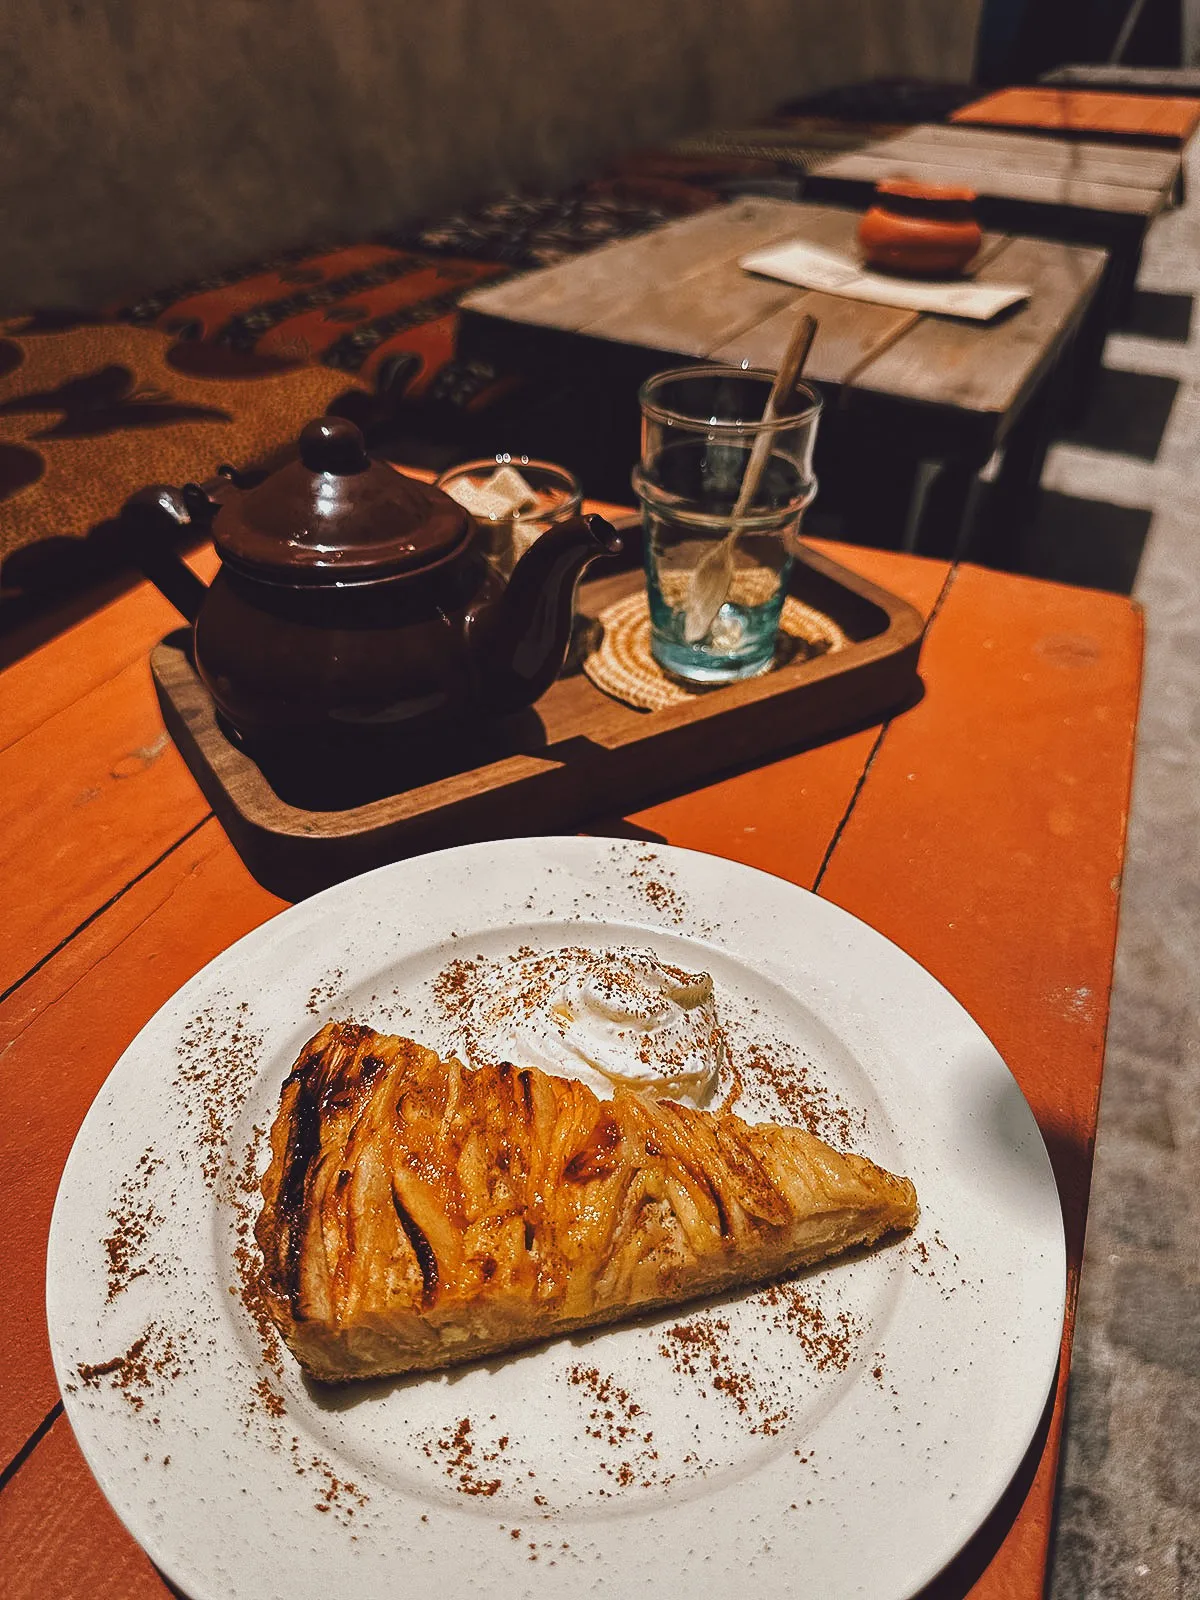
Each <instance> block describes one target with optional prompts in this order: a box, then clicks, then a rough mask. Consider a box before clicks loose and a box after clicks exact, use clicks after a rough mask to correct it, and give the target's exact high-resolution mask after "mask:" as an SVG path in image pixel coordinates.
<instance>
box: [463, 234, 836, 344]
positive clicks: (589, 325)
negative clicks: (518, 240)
mask: <svg viewBox="0 0 1200 1600" xmlns="http://www.w3.org/2000/svg"><path fill="white" fill-rule="evenodd" d="M771 216H772V218H773V219H774V224H773V231H772V235H771V237H770V238H769V239H764V240H763V244H764V245H765V244H773V243H777V242H783V241H784V240H786V239H789V238H793V237H795V236H796V235H797V234H803V236H804V237H805V238H806V239H807V240H808V241H809V242H810V243H812V244H817V245H825V246H827V247H829V248H831V249H848V248H850V247H851V246H852V244H853V242H854V239H855V236H856V234H857V230H858V223H859V221H860V218H859V216H858V214H857V213H856V212H853V211H844V210H842V211H839V210H834V209H832V208H820V209H815V208H812V207H808V206H802V205H786V204H783V203H780V202H774V203H773V204H772V210H771ZM671 227H674V224H672V225H671ZM665 231H670V229H669V228H668V229H667V230H665ZM743 233H744V230H743V229H742V228H741V227H740V226H736V227H735V226H734V223H733V221H732V220H731V231H730V234H729V236H728V237H727V238H725V239H721V238H720V237H719V236H713V237H712V238H711V239H710V240H709V241H708V245H707V248H706V250H705V251H704V253H697V254H696V255H694V256H691V257H689V259H688V263H687V266H686V268H677V269H676V271H674V272H673V273H671V274H670V275H668V276H664V274H663V272H662V271H661V270H660V267H659V263H657V262H650V263H647V264H645V265H644V266H642V267H640V268H639V263H638V259H637V253H636V251H635V250H634V249H633V246H634V245H636V244H637V240H631V241H629V243H628V244H627V245H626V246H624V247H623V253H622V255H621V257H620V259H618V258H617V257H616V256H615V255H614V257H613V260H612V262H611V265H612V267H613V269H614V270H615V272H616V275H617V276H618V278H619V279H620V280H621V282H622V285H623V288H622V293H621V296H620V298H619V299H617V300H616V301H614V302H612V303H610V304H608V305H606V306H605V307H604V308H603V309H602V310H600V311H599V312H598V313H596V314H592V313H589V312H587V311H586V309H585V307H584V305H583V303H581V307H580V310H579V311H578V312H577V314H576V315H575V316H573V317H572V319H571V321H570V323H569V324H568V323H566V322H558V319H556V323H557V325H558V326H563V327H566V326H569V327H571V328H572V329H573V330H574V331H575V332H578V333H582V334H586V335H587V336H588V337H590V338H599V339H612V340H615V341H618V342H619V343H621V344H629V345H640V346H644V347H648V348H650V349H656V350H670V351H672V352H674V353H676V354H679V355H690V356H708V355H713V354H714V353H715V351H716V350H717V349H718V348H720V347H721V346H723V345H724V344H726V343H727V342H728V341H729V340H730V339H734V338H736V337H737V335H738V334H740V333H741V332H743V331H744V330H745V329H747V328H749V327H751V326H752V325H754V324H755V323H757V322H760V321H762V320H763V319H764V318H767V317H769V316H771V315H772V313H774V312H776V311H780V310H783V309H784V308H788V307H791V308H793V309H792V312H791V314H792V316H793V317H794V315H795V313H796V311H797V310H798V309H799V307H798V301H799V300H800V299H801V298H802V297H803V295H804V291H803V290H798V289H797V288H796V286H795V285H794V284H790V283H781V282H780V281H779V279H777V278H764V277H758V276H755V275H753V274H751V273H748V272H746V271H744V270H743V269H742V268H741V267H739V266H738V258H739V257H740V256H742V255H745V254H746V252H747V250H748V249H751V248H754V247H753V246H748V245H747V244H746V243H745V242H744V238H743ZM580 259H587V258H580ZM480 299H481V300H482V296H481V297H480ZM475 303H476V304H478V302H475ZM784 314H785V316H786V315H787V314H788V313H787V312H786V311H785V312H784ZM815 314H816V313H814V315H815ZM810 359H811V358H810ZM775 364H776V363H772V365H775ZM813 371H814V372H815V371H816V369H815V368H814V369H813Z"/></svg>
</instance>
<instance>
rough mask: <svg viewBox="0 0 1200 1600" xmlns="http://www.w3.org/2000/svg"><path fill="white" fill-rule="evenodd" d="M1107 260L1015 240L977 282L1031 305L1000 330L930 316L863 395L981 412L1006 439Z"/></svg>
mask: <svg viewBox="0 0 1200 1600" xmlns="http://www.w3.org/2000/svg"><path fill="white" fill-rule="evenodd" d="M1107 260H1108V258H1107V256H1106V255H1105V253H1104V251H1103V250H1095V249H1087V248H1085V247H1083V246H1076V247H1070V246H1066V245H1064V246H1062V247H1061V248H1060V249H1059V250H1057V251H1055V252H1054V253H1053V254H1048V253H1047V252H1046V249H1045V246H1044V245H1043V244H1041V243H1040V241H1038V240H1033V239H1013V240H1011V241H1010V242H1009V243H1008V244H1007V245H1006V246H1005V248H1004V249H1003V250H1002V251H1000V252H999V253H998V254H996V255H994V256H993V257H992V259H991V260H990V261H988V262H987V263H986V264H985V265H984V266H982V267H981V268H980V270H979V271H978V273H976V280H977V281H978V282H980V283H1020V284H1025V285H1027V286H1028V287H1029V289H1030V291H1031V293H1030V299H1029V302H1028V304H1026V305H1024V306H1021V307H1019V308H1018V309H1017V310H1016V311H1014V312H1013V313H1011V314H1010V315H1009V316H1008V317H1006V318H1005V319H1004V320H1003V321H1002V322H1000V323H999V324H998V325H996V326H994V327H992V326H980V325H979V324H978V323H971V322H966V321H963V320H961V319H953V318H948V317H922V318H921V319H920V321H919V322H918V323H916V324H915V325H914V326H913V327H912V328H910V329H908V330H906V332H905V333H904V334H903V336H902V337H900V338H897V339H895V340H893V341H892V342H891V343H890V344H889V345H888V346H887V348H886V349H885V350H883V351H881V352H880V354H879V355H877V356H876V357H874V358H873V359H871V360H869V361H868V362H867V363H866V364H865V365H864V366H863V367H862V368H861V369H860V370H859V372H858V373H857V374H856V378H855V388H856V389H857V390H860V391H863V390H866V391H870V392H872V393H878V394H881V395H888V396H902V397H903V398H905V399H907V400H911V401H914V402H919V403H920V404H921V405H924V406H942V407H951V408H953V409H954V410H957V411H967V412H975V413H980V414H982V415H983V416H985V417H987V418H989V420H990V426H991V427H992V429H993V430H996V432H997V434H998V431H999V425H1000V423H1001V422H1002V421H1003V419H1005V418H1006V417H1008V416H1009V415H1010V413H1012V412H1014V411H1015V410H1017V409H1018V408H1019V407H1020V405H1021V403H1022V402H1023V401H1024V399H1025V398H1026V397H1027V396H1028V395H1029V393H1030V392H1031V391H1032V389H1033V388H1034V387H1035V386H1036V384H1037V383H1038V381H1039V379H1040V378H1041V376H1042V374H1043V373H1044V372H1045V371H1046V369H1047V368H1048V366H1049V365H1050V363H1051V362H1052V361H1053V360H1054V358H1055V356H1056V355H1057V353H1058V352H1059V351H1060V350H1061V349H1062V346H1063V343H1064V340H1065V338H1066V337H1067V336H1068V334H1069V333H1070V332H1071V331H1072V330H1073V329H1074V328H1076V327H1077V326H1078V325H1079V323H1080V321H1081V320H1082V318H1083V316H1084V314H1085V312H1086V310H1087V308H1088V305H1089V304H1090V302H1091V299H1092V296H1093V295H1094V294H1095V293H1096V290H1097V289H1098V287H1099V285H1100V281H1101V279H1102V277H1103V276H1104V269H1105V267H1106V265H1107ZM992 442H993V446H994V443H995V442H997V440H996V439H993V441H992ZM989 453H990V452H989Z"/></svg>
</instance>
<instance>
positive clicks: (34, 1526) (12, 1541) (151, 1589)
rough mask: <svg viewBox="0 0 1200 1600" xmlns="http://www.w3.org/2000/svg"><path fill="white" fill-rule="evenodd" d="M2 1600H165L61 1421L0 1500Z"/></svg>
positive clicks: (147, 1561)
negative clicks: (84, 1599) (84, 1598)
mask: <svg viewBox="0 0 1200 1600" xmlns="http://www.w3.org/2000/svg"><path fill="white" fill-rule="evenodd" d="M0 1550H3V1552H4V1556H3V1566H2V1569H0V1590H2V1592H3V1594H4V1600H83V1597H84V1596H86V1597H87V1600H167V1597H168V1596H169V1595H170V1593H171V1591H170V1590H169V1589H168V1588H167V1585H166V1584H165V1583H164V1582H163V1580H162V1578H161V1577H160V1576H159V1574H158V1571H157V1569H156V1568H155V1567H154V1565H153V1564H152V1563H151V1561H150V1559H149V1557H148V1556H147V1555H145V1554H144V1552H143V1551H142V1549H141V1547H140V1546H139V1545H137V1544H136V1543H135V1542H134V1541H133V1540H132V1539H131V1538H130V1537H129V1535H128V1534H127V1533H126V1532H125V1529H124V1528H123V1527H122V1525H121V1523H120V1522H118V1520H117V1518H116V1515H115V1513H114V1512H113V1510H112V1508H111V1507H110V1506H109V1503H108V1501H107V1500H106V1499H105V1498H104V1496H103V1495H102V1494H101V1492H100V1486H99V1485H98V1484H97V1482H96V1480H95V1478H93V1477H92V1474H91V1472H90V1471H89V1470H88V1466H87V1463H86V1462H85V1461H84V1459H83V1456H82V1455H81V1454H80V1450H79V1446H78V1445H77V1444H76V1443H75V1435H74V1434H73V1433H72V1432H71V1427H70V1424H69V1423H68V1422H67V1420H66V1418H65V1417H60V1418H59V1419H58V1421H57V1422H56V1423H55V1424H54V1426H53V1427H52V1428H51V1430H50V1432H49V1434H48V1436H47V1437H46V1438H45V1439H44V1440H43V1442H42V1444H41V1445H40V1446H39V1447H38V1449H37V1451H36V1452H35V1454H34V1456H33V1458H32V1459H31V1460H30V1461H29V1462H28V1463H27V1464H26V1465H25V1466H24V1467H23V1468H22V1469H21V1471H20V1472H19V1473H18V1474H17V1476H16V1477H15V1478H14V1479H13V1481H12V1482H11V1483H10V1484H9V1485H8V1486H7V1488H6V1489H5V1491H4V1493H3V1494H0Z"/></svg>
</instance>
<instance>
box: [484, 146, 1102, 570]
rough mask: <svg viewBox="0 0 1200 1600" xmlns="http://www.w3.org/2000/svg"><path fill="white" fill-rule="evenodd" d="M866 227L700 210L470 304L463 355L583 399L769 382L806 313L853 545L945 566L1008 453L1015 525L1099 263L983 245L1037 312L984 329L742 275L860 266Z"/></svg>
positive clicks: (986, 274)
mask: <svg viewBox="0 0 1200 1600" xmlns="http://www.w3.org/2000/svg"><path fill="white" fill-rule="evenodd" d="M942 131H943V132H945V131H947V130H945V129H943V130H942ZM859 221H860V217H859V214H858V213H857V212H855V211H849V210H845V209H841V208H838V207H835V206H821V205H807V204H803V205H799V204H795V203H788V202H787V201H781V200H768V199H746V200H739V201H736V202H734V203H733V204H730V205H728V206H722V207H719V208H717V209H715V210H711V211H704V212H701V213H700V214H699V215H697V216H692V217H686V218H683V219H681V220H679V221H677V222H672V223H668V224H667V225H666V226H665V227H662V228H656V229H654V230H653V232H651V233H646V234H641V235H639V236H638V237H636V238H633V239H628V240H623V241H621V242H620V243H617V244H612V245H608V246H606V247H605V248H603V249H600V250H596V251H593V252H591V253H590V254H588V255H586V256H580V257H577V258H576V259H574V260H572V261H565V262H562V263H560V264H559V265H557V266H553V267H546V268H543V269H542V270H541V271H538V272H531V273H526V274H524V275H523V276H522V277H519V278H514V279H512V280H510V281H509V282H507V283H503V284H501V285H499V286H498V287H496V288H492V289H482V290H478V291H475V292H474V293H472V294H469V295H467V296H466V297H465V299H464V300H463V302H462V308H463V326H462V333H461V347H462V350H463V352H464V354H467V355H469V354H477V355H479V356H481V357H484V358H486V359H490V360H496V361H498V362H500V363H502V364H503V365H504V366H506V367H509V368H513V369H516V370H521V369H524V370H531V371H534V372H538V371H541V372H544V373H547V374H549V373H552V372H559V371H562V370H563V369H564V368H566V367H570V369H571V371H572V372H573V374H574V375H575V380H576V385H577V387H578V388H580V389H583V388H585V387H586V386H587V384H588V382H589V380H590V381H594V382H595V383H596V384H597V385H599V386H600V387H601V388H602V389H603V391H604V392H605V393H606V394H612V395H614V396H616V395H619V394H624V395H625V396H627V397H632V395H633V394H634V393H636V388H637V383H638V382H640V381H641V379H642V378H644V377H646V376H648V375H649V373H650V372H653V371H656V370H659V369H661V368H662V367H663V366H665V365H669V364H670V362H671V359H672V358H679V357H682V358H685V359H687V360H709V361H719V362H725V363H727V364H729V365H731V366H739V365H741V364H742V363H743V362H744V363H745V364H747V365H749V366H752V367H767V368H770V369H772V370H773V369H774V368H775V367H777V366H778V364H779V361H780V358H781V357H782V355H783V352H784V350H785V349H786V348H787V344H788V340H789V339H790V337H791V334H792V330H793V328H794V327H795V323H796V317H797V316H798V315H799V313H800V312H801V311H808V312H811V314H812V315H813V316H814V317H816V319H817V322H818V332H817V339H816V343H815V344H814V346H813V349H812V353H811V354H810V356H809V359H808V365H807V367H806V369H805V376H806V378H807V379H809V380H811V381H813V382H815V383H816V384H818V385H819V386H820V388H821V389H822V391H823V393H824V395H825V397H826V400H827V402H828V404H827V409H826V414H825V417H824V419H823V420H822V423H821V430H822V433H823V434H824V435H826V436H828V435H829V434H830V433H831V432H834V433H835V435H836V437H835V439H834V441H833V449H834V451H835V452H836V457H837V458H838V459H837V461H835V465H840V468H841V470H840V471H839V472H838V477H839V479H840V481H841V484H842V489H843V492H844V493H845V494H846V496H847V497H848V498H847V505H846V510H847V513H848V515H849V517H850V527H851V529H852V536H853V537H855V538H856V539H861V540H862V541H863V542H864V543H870V544H888V545H899V544H900V543H901V541H902V539H903V537H904V536H905V533H906V531H907V533H908V536H909V538H910V540H911V542H912V543H913V544H915V546H916V547H917V548H918V549H924V550H927V551H937V552H938V553H942V554H950V553H952V552H953V550H954V548H955V545H956V542H957V535H958V532H959V529H960V526H961V522H962V515H963V508H964V504H965V501H966V498H967V496H968V494H969V492H970V488H971V485H972V483H973V482H974V479H975V477H976V474H977V473H978V472H979V471H980V469H981V468H982V467H983V466H984V465H985V464H986V463H987V461H988V460H989V459H990V458H991V456H992V454H993V452H994V451H995V450H996V449H998V448H999V447H1000V446H1001V445H1005V444H1007V446H1008V448H1007V449H1006V452H1005V462H1004V466H1003V469H1002V473H1001V476H1000V478H999V480H998V482H997V484H996V485H995V486H994V492H993V496H992V501H993V510H994V512H995V513H996V515H998V516H999V518H1000V519H1001V520H1003V521H1005V522H1007V523H1008V524H1010V525H1011V524H1015V523H1016V522H1017V521H1018V520H1019V515H1020V509H1021V508H1022V502H1024V501H1026V500H1027V498H1028V496H1029V494H1030V493H1031V491H1032V489H1033V488H1034V487H1035V486H1036V485H1037V483H1038V481H1039V479H1040V477H1041V469H1042V463H1043V460H1044V458H1045V451H1046V444H1047V440H1048V437H1049V423H1050V421H1051V420H1052V418H1053V414H1054V410H1055V405H1056V401H1057V399H1058V398H1059V391H1058V389H1057V388H1056V385H1055V383H1054V382H1053V381H1052V380H1054V379H1056V378H1058V377H1059V376H1060V375H1062V374H1063V373H1064V371H1065V370H1066V365H1067V363H1066V359H1065V358H1066V357H1067V356H1068V355H1069V354H1070V353H1071V352H1072V350H1073V344H1074V341H1075V340H1076V337H1077V335H1078V334H1079V331H1080V328H1081V327H1082V325H1083V323H1084V320H1085V318H1086V316H1087V314H1088V311H1089V308H1090V306H1091V305H1092V303H1093V299H1094V297H1095V295H1096V293H1097V290H1098V288H1099V286H1100V282H1101V279H1102V276H1103V273H1104V269H1105V264H1106V260H1105V256H1104V254H1103V252H1102V251H1099V250H1095V249H1087V248H1079V247H1073V246H1070V245H1065V244H1057V243H1054V242H1051V241H1048V240H1044V239H1022V238H1011V237H1005V236H1002V235H995V236H991V237H989V238H987V239H985V241H984V246H983V250H982V252H981V255H980V264H979V266H978V269H977V271H976V273H975V276H976V279H977V281H979V282H981V283H988V282H996V283H1020V284H1024V285H1027V286H1028V287H1029V290H1030V298H1029V302H1028V304H1026V305H1024V306H1022V307H1020V308H1018V309H1017V310H1016V311H1014V312H1012V313H1010V314H1009V315H1007V316H1005V317H1003V318H1001V319H1000V320H998V321H997V322H995V323H986V324H985V323H978V322H966V321H963V320H962V319H953V318H946V317H934V316H927V315H924V314H922V313H919V312H915V311H904V310H897V309H896V308H894V307H891V306H880V305H872V304H870V303H868V302H866V301H860V300H847V299H844V298H840V297H839V296H837V295H832V294H824V293H820V292H817V291H814V290H806V289H800V288H797V287H796V286H795V285H794V284H789V283H781V282H780V281H779V280H778V279H776V278H765V277H759V276H756V275H754V274H752V273H748V272H746V271H744V270H743V269H742V268H741V267H739V266H738V258H739V257H740V256H742V255H745V254H746V253H747V252H748V251H750V250H754V249H759V248H762V247H763V246H765V245H768V244H772V243H775V242H776V241H781V240H784V239H789V238H791V239H795V238H803V239H805V240H807V241H808V242H809V243H810V244H814V245H820V246H823V247H824V248H826V249H831V250H838V251H842V252H844V253H847V254H849V253H853V251H854V250H855V248H856V240H857V233H858V225H859ZM627 409H628V410H629V412H630V416H629V418H628V419H627V424H628V425H627V427H626V430H625V431H626V433H627V435H628V441H627V442H628V446H629V448H630V451H631V455H630V460H629V462H628V463H627V464H626V470H628V467H629V466H631V465H632V461H633V458H634V455H635V454H636V449H637V443H636V441H637V433H636V412H635V410H634V408H633V401H632V398H629V399H628V402H627ZM623 420H626V419H623ZM922 461H930V462H936V463H938V465H939V468H940V474H939V477H938V479H937V481H936V483H935V486H934V490H933V492H932V494H931V496H930V497H928V498H927V499H926V501H925V502H924V516H923V520H922V523H921V524H920V525H918V526H917V527H915V528H906V525H907V523H908V519H909V515H910V508H912V506H913V489H914V480H915V475H916V471H917V468H918V466H919V464H920V463H921V462H922ZM819 470H820V469H819ZM1000 508H1002V509H1000Z"/></svg>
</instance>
